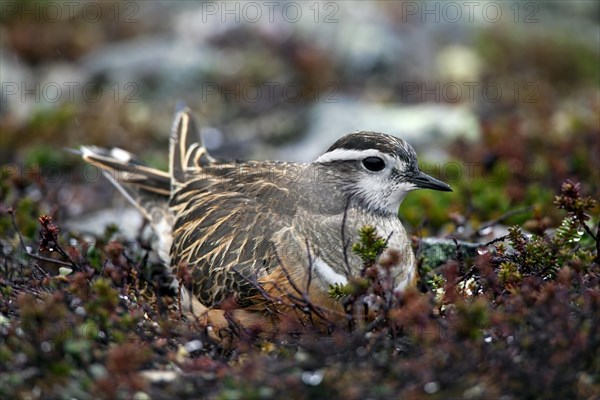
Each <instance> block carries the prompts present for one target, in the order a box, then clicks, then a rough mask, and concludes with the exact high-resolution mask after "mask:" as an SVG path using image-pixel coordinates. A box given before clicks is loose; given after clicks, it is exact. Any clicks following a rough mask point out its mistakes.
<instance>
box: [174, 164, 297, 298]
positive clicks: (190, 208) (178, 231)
mask: <svg viewBox="0 0 600 400" xmlns="http://www.w3.org/2000/svg"><path fill="white" fill-rule="evenodd" d="M238 167H239V166H238V165H236V164H235V163H223V164H220V165H210V166H206V167H205V168H203V169H202V170H199V171H197V173H196V179H190V180H189V181H188V182H187V183H186V184H185V185H184V186H182V187H181V188H180V189H179V190H177V191H175V192H174V193H173V195H172V198H171V203H170V207H171V210H172V212H173V214H174V215H175V216H176V221H175V224H174V226H173V237H174V240H173V246H172V248H171V254H172V265H173V266H174V267H177V266H180V265H187V267H188V269H189V272H190V274H191V277H192V282H193V284H194V287H193V292H194V294H195V295H196V296H197V297H198V299H199V300H200V301H201V302H202V303H203V304H204V305H206V306H208V307H213V306H216V305H218V304H220V303H222V302H223V301H224V300H225V299H227V298H228V297H231V296H232V295H235V296H236V300H237V301H238V303H239V304H240V305H242V306H248V305H250V304H251V303H252V301H250V300H249V299H251V298H256V297H260V296H259V294H260V293H259V292H260V290H259V289H258V288H257V287H256V284H255V283H256V282H257V280H259V279H264V278H265V277H267V276H269V275H270V274H272V273H274V272H275V271H276V270H277V269H278V268H280V267H281V265H282V261H283V262H284V263H287V260H286V256H285V253H286V251H289V249H290V248H289V246H292V247H293V246H294V244H289V241H290V240H291V241H292V243H293V241H294V240H296V239H297V236H295V235H294V234H292V235H291V236H289V235H288V236H285V237H283V236H282V235H283V233H282V232H287V231H289V229H290V225H291V224H292V221H293V215H294V213H295V212H296V207H297V201H296V199H295V198H294V197H293V196H290V193H289V190H288V189H286V188H283V187H280V186H278V185H276V184H275V183H273V182H271V181H270V179H268V174H269V173H270V170H269V168H265V166H264V165H261V167H260V168H256V169H250V170H249V172H248V174H247V175H244V178H243V179H240V176H239V173H240V172H239V168H238ZM274 168H277V164H275V165H274ZM279 239H286V245H285V246H287V247H282V246H283V245H282V244H281V243H283V242H282V241H281V240H279ZM297 240H301V239H297ZM277 243H279V244H277ZM280 253H281V254H282V255H283V257H282V256H281V255H280ZM289 268H290V270H295V269H297V268H295V267H292V266H290V267H289Z"/></svg>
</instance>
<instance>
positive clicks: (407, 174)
mask: <svg viewBox="0 0 600 400" xmlns="http://www.w3.org/2000/svg"><path fill="white" fill-rule="evenodd" d="M315 163H316V164H319V165H320V166H322V167H325V168H326V169H327V170H328V171H330V176H331V175H333V176H334V177H335V181H334V184H335V185H337V186H339V187H340V189H341V190H343V191H344V192H345V193H346V194H347V195H348V196H349V197H350V198H351V199H352V200H353V201H355V202H356V203H357V204H359V205H360V206H361V207H364V208H366V209H368V210H369V211H371V212H375V213H378V214H394V215H395V214H397V213H398V208H399V207H400V203H401V202H402V200H403V199H404V197H405V196H406V194H407V193H409V192H410V191H412V190H415V189H433V190H439V191H444V192H451V191H452V189H451V188H450V186H448V185H447V184H446V183H444V182H442V181H439V180H437V179H435V178H433V177H431V176H429V175H427V174H425V173H424V172H422V171H421V170H420V169H419V166H418V164H417V155H416V153H415V151H414V149H413V148H412V146H411V145H409V144H408V143H406V142H405V141H404V140H402V139H399V138H397V137H395V136H391V135H386V134H383V133H374V132H356V133H351V134H349V135H346V136H344V137H342V138H340V139H339V140H337V141H336V142H335V143H334V144H333V145H332V146H331V147H330V148H329V149H328V150H327V152H326V153H325V154H323V155H322V156H320V157H319V158H317V159H316V160H315Z"/></svg>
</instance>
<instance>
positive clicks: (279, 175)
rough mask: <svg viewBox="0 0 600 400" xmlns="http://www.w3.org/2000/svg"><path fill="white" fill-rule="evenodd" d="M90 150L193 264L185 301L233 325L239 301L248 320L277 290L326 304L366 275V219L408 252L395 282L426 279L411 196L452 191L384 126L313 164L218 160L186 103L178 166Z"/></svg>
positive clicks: (169, 244)
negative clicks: (405, 217)
mask: <svg viewBox="0 0 600 400" xmlns="http://www.w3.org/2000/svg"><path fill="white" fill-rule="evenodd" d="M80 152H81V154H82V157H83V159H84V160H85V161H86V162H88V163H90V164H92V165H95V166H97V167H99V168H100V169H102V171H103V173H104V175H105V176H106V177H107V178H108V179H109V180H110V181H111V182H112V183H113V184H114V185H115V186H116V187H117V189H119V191H120V192H121V193H122V194H123V195H124V196H125V197H126V198H127V199H128V200H129V201H130V202H131V203H132V204H133V205H134V206H135V207H136V208H137V209H139V210H140V212H141V213H142V214H143V216H144V217H145V218H146V219H147V220H148V221H149V222H150V225H151V226H152V228H153V230H154V232H155V234H156V237H157V241H156V250H157V253H158V255H159V257H160V258H161V260H162V261H163V262H164V264H165V265H166V266H167V267H169V268H170V269H171V270H172V271H179V269H180V268H185V271H187V273H188V277H189V281H190V282H189V284H187V285H186V286H185V287H184V288H183V290H182V293H181V299H182V308H185V309H187V310H189V312H190V313H191V314H193V315H196V316H198V315H202V316H205V317H206V318H207V319H206V320H207V321H208V322H207V323H208V324H211V326H215V327H223V326H225V325H227V324H228V321H227V318H226V316H225V315H224V311H223V310H224V309H226V308H227V307H231V305H232V304H233V305H234V306H235V310H236V312H237V313H238V314H236V315H237V316H238V317H239V319H240V320H245V321H247V323H248V324H251V323H259V321H260V320H261V318H264V316H265V315H266V314H267V311H268V310H267V309H268V307H269V306H268V305H269V304H271V305H272V304H273V303H274V302H273V300H274V299H275V300H276V301H275V303H279V304H283V303H285V301H284V300H285V298H286V296H292V294H296V295H297V294H298V292H300V291H302V292H304V293H305V294H306V295H307V296H309V298H310V300H311V302H312V303H314V304H316V305H318V306H321V307H323V309H335V308H336V307H339V302H338V304H337V305H336V300H334V299H332V298H331V297H330V296H329V295H328V291H329V289H330V288H331V287H332V286H335V285H345V284H348V282H349V281H350V280H351V279H352V278H353V277H356V276H358V275H359V274H360V271H361V269H362V268H363V261H362V260H361V258H360V257H359V256H358V255H357V254H355V253H353V252H352V251H351V249H349V244H352V243H355V242H357V241H358V237H359V236H358V235H359V230H360V228H361V227H363V226H372V227H374V228H375V229H376V230H377V233H378V235H380V236H381V237H383V238H386V240H387V247H388V249H393V250H394V251H396V252H397V254H399V255H400V258H399V262H397V263H396V264H397V265H394V266H393V267H392V268H391V270H390V273H391V277H392V279H393V287H394V290H395V291H403V290H405V289H406V288H408V287H411V286H415V285H416V280H417V270H416V265H415V255H414V253H413V250H412V246H411V241H410V238H409V236H408V234H407V232H406V230H405V228H404V226H403V224H402V222H401V220H400V219H399V216H398V212H399V207H400V204H401V202H402V200H403V199H404V197H405V196H406V195H407V194H408V193H409V192H411V191H413V190H415V189H433V190H438V191H452V189H451V188H450V186H449V185H447V184H446V183H444V182H442V181H440V180H437V179H435V178H433V177H431V176H429V175H427V174H425V173H424V172H422V171H421V170H420V169H419V166H418V163H417V156H416V153H415V150H414V149H413V148H412V147H411V146H410V145H409V144H408V143H407V142H405V141H404V140H402V139H400V138H398V137H396V136H392V135H388V134H383V133H375V132H367V131H358V132H354V133H350V134H347V135H345V136H343V137H341V138H340V139H338V140H337V141H335V142H334V143H333V144H332V145H331V146H330V147H329V149H327V150H326V151H325V152H324V153H323V154H322V155H320V156H319V157H318V158H317V159H316V160H314V161H313V162H309V163H296V162H284V161H249V160H248V161H241V160H222V159H216V158H214V157H212V156H211V155H210V154H209V153H208V151H207V149H206V147H205V146H204V145H203V144H202V141H201V138H200V133H199V130H198V124H197V122H196V120H195V118H194V116H193V115H192V112H191V110H190V109H189V108H187V107H183V108H181V109H180V110H178V111H177V112H176V113H175V117H174V121H173V126H172V129H171V135H170V139H169V170H168V171H161V170H158V169H154V168H151V167H148V166H146V165H144V164H142V163H141V162H140V161H139V160H137V159H136V157H135V156H134V155H133V154H131V153H129V152H127V151H125V150H123V149H120V148H113V149H110V150H107V149H104V148H100V147H95V146H82V147H81V148H80ZM174 275H175V274H174ZM180 290H181V285H180ZM267 300H269V301H267Z"/></svg>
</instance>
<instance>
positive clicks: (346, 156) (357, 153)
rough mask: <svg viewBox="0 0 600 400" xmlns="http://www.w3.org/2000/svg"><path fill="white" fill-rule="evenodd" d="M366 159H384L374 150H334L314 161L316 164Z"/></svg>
mask: <svg viewBox="0 0 600 400" xmlns="http://www.w3.org/2000/svg"><path fill="white" fill-rule="evenodd" d="M366 157H385V155H384V154H383V153H382V152H381V151H379V150H375V149H367V150H349V149H335V150H333V151H328V152H327V153H325V154H323V155H322V156H320V157H319V158H317V159H316V160H315V162H318V163H327V162H332V161H346V160H360V159H363V158H366Z"/></svg>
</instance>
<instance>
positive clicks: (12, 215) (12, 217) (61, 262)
mask: <svg viewBox="0 0 600 400" xmlns="http://www.w3.org/2000/svg"><path fill="white" fill-rule="evenodd" d="M8 213H9V214H10V220H11V222H12V226H13V228H15V231H16V232H17V236H18V237H19V242H20V243H21V248H22V249H23V251H24V252H25V254H27V256H28V257H31V258H33V259H34V260H38V261H48V262H53V263H56V264H59V265H66V266H70V265H69V264H68V263H65V262H63V261H60V260H55V259H53V258H46V257H42V256H39V255H37V254H32V253H30V252H29V251H28V250H27V246H25V241H24V240H23V236H22V235H21V231H19V228H18V227H17V221H16V219H15V213H14V211H13V210H12V208H11V209H9V211H8ZM34 265H35V267H36V269H37V270H39V271H40V272H41V273H42V274H43V275H44V276H50V274H48V273H47V272H46V271H44V269H43V268H41V267H40V266H39V265H37V264H34Z"/></svg>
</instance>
